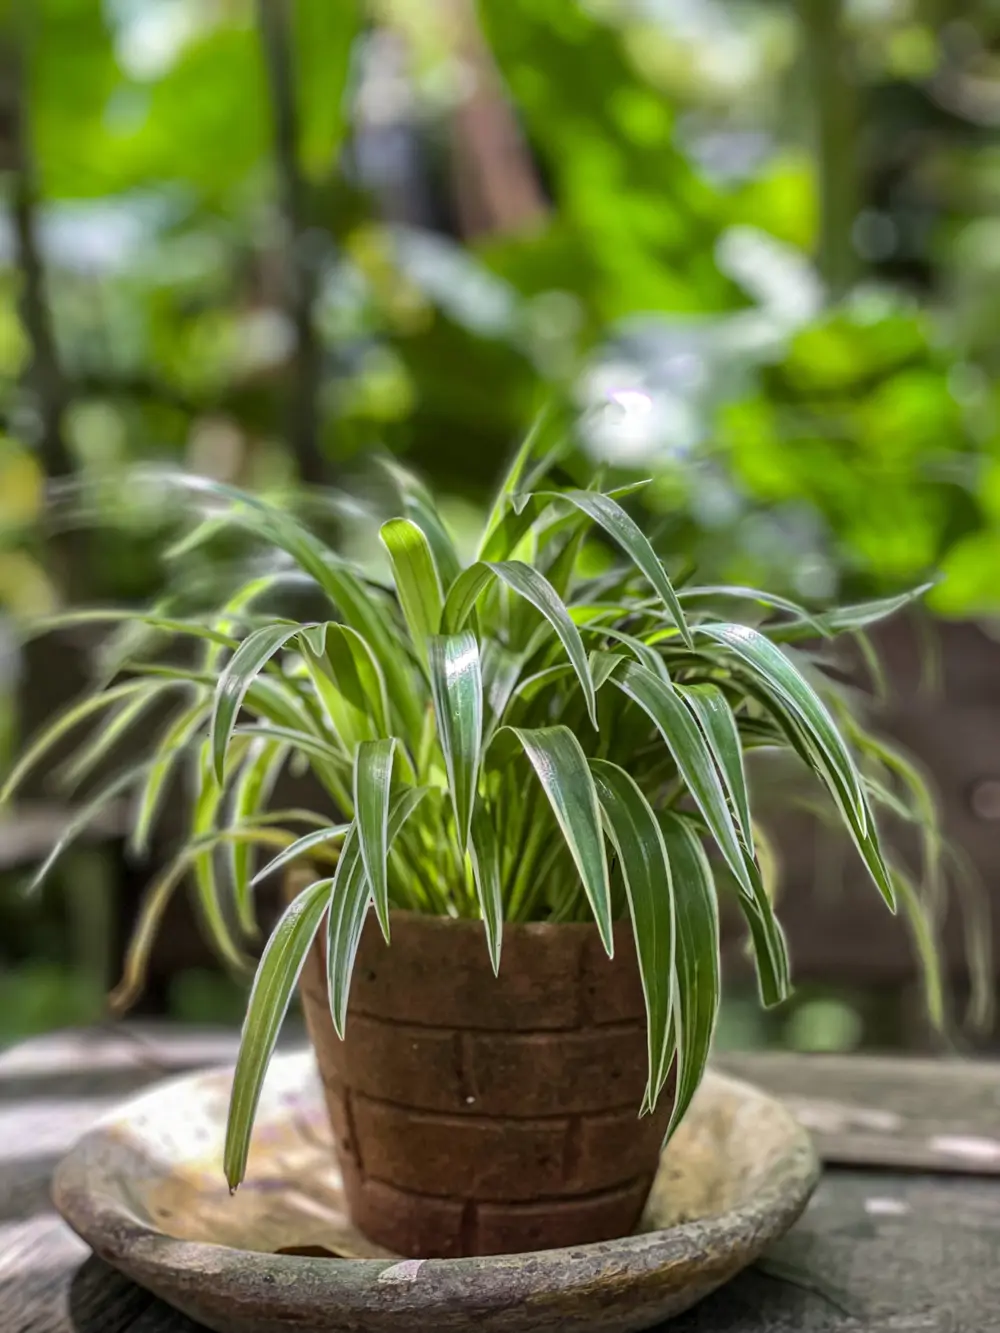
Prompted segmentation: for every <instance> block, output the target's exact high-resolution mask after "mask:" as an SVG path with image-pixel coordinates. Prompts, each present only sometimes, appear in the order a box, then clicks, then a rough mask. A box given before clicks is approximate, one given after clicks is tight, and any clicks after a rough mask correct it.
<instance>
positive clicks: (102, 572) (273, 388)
mask: <svg viewBox="0 0 1000 1333" xmlns="http://www.w3.org/2000/svg"><path fill="white" fill-rule="evenodd" d="M274 9H275V10H276V11H278V12H280V14H281V15H282V16H283V17H284V19H285V20H287V31H286V37H287V43H288V52H287V61H286V73H287V77H288V86H289V88H290V90H291V103H292V112H293V119H294V121H295V122H296V123H295V126H294V130H295V133H294V143H293V145H292V151H291V154H290V155H289V153H288V152H285V153H284V154H282V152H281V149H280V134H279V133H278V126H279V123H280V115H277V114H276V107H277V105H278V101H279V100H280V99H278V98H277V97H276V91H275V87H274V79H273V67H274V56H275V51H274V49H273V35H272V37H269V36H268V33H267V32H266V31H264V29H263V28H262V25H261V22H260V7H259V5H258V4H256V3H254V0H32V3H31V4H27V3H23V4H18V3H16V0H15V3H13V4H11V3H9V2H8V3H7V4H6V5H4V4H2V3H0V22H5V24H6V30H5V31H3V32H0V205H2V208H3V213H2V215H0V638H2V637H3V636H4V631H5V626H4V617H5V616H7V617H9V618H11V619H14V620H22V619H27V618H30V617H32V616H34V615H37V614H38V613H40V612H42V611H45V610H47V609H49V608H51V607H53V606H54V605H56V604H57V603H58V602H59V601H60V600H61V599H64V598H65V597H66V596H67V595H68V592H67V588H66V587H65V586H64V581H63V573H64V571H65V566H66V564H67V563H68V564H69V565H70V567H71V568H73V567H76V572H79V573H81V574H82V582H83V592H85V593H86V595H87V596H88V597H89V598H91V599H96V600H101V601H107V600H113V601H135V600H139V599H144V598H147V597H149V596H151V595H156V594H157V593H159V592H162V590H163V579H164V571H163V568H162V565H161V562H160V559H159V556H158V548H159V547H160V545H161V543H162V540H163V536H164V533H165V531H166V526H167V520H168V516H167V515H166V514H165V513H164V512H163V508H162V505H161V503H160V501H159V497H158V496H157V495H156V494H155V491H154V492H150V490H149V488H135V487H132V486H126V485H125V484H123V482H122V480H121V477H122V470H123V468H126V467H127V466H128V465H130V464H131V463H133V462H136V461H141V460H147V461H148V460H153V461H160V462H167V463H170V464H180V465H183V466H186V467H190V468H193V469H195V470H198V471H202V472H205V473H208V474H210V475H212V476H215V477H217V478H220V479H224V480H233V481H236V482H238V483H240V484H242V485H247V486H250V487H259V488H262V489H270V490H281V489H282V488H285V487H288V486H290V485H292V484H294V482H295V480H296V478H297V476H298V475H299V474H300V473H301V472H302V471H303V467H304V463H305V461H306V460H305V458H304V455H303V453H302V448H301V440H300V439H299V438H298V437H297V435H296V432H295V429H294V425H293V423H294V420H295V411H296V406H297V404H298V405H301V403H300V400H301V398H302V395H303V393H305V394H306V396H307V397H309V398H314V399H315V401H314V403H312V408H313V409H314V417H315V423H316V425H315V434H316V444H317V448H318V450H319V452H320V454H321V455H322V458H323V459H324V461H325V468H326V477H327V480H328V482H329V484H330V486H331V487H336V488H340V489H342V490H344V491H351V490H353V489H355V488H356V487H358V486H363V485H366V484H367V482H366V480H365V478H366V469H365V462H366V459H367V456H368V455H369V454H370V453H371V452H372V451H374V450H376V449H388V450H390V451H392V452H395V453H397V454H400V455H405V456H407V457H408V459H409V460H410V461H412V462H413V463H415V464H416V465H417V466H418V467H419V468H420V469H422V470H424V471H425V472H427V473H428V474H430V475H431V476H432V478H433V480H434V481H435V482H436V484H437V487H438V489H442V488H443V489H445V490H447V491H450V492H451V496H452V498H451V500H450V501H449V502H448V511H449V516H451V517H454V520H455V524H456V526H457V528H459V529H460V530H461V529H463V528H465V529H468V528H469V527H470V526H472V525H471V524H470V522H469V518H470V515H473V516H474V513H475V510H476V508H477V507H478V506H480V505H481V504H482V503H483V501H484V498H485V496H486V495H487V493H488V491H489V487H490V485H491V483H492V481H493V479H494V478H495V476H496V475H497V473H498V471H499V470H500V467H501V463H502V460H503V458H504V456H505V455H506V454H507V452H508V450H509V449H510V447H511V445H512V444H513V442H514V441H515V440H516V438H517V437H518V435H519V434H520V432H521V431H522V430H523V429H524V426H525V424H526V422H527V421H528V420H529V419H530V418H531V416H532V414H533V413H534V412H535V410H536V409H537V408H538V406H539V405H540V404H541V403H543V402H546V401H549V400H552V399H556V400H558V401H559V402H561V403H562V404H563V405H564V406H566V407H568V408H569V410H570V411H571V413H573V414H575V415H576V417H577V419H578V422H579V425H578V429H577V434H578V443H579V450H580V453H581V455H587V458H586V459H583V458H581V459H580V460H579V461H580V467H579V471H580V473H581V475H582V474H583V473H584V472H585V471H586V470H588V469H589V466H590V464H591V463H592V462H593V460H594V458H595V457H596V458H598V459H599V460H601V461H603V462H604V463H606V465H607V467H608V470H609V472H610V473H612V474H619V473H620V474H621V476H622V478H623V479H629V478H631V477H634V476H636V475H645V476H652V477H653V484H652V485H651V486H650V487H649V488H648V489H647V491H646V492H645V493H644V498H643V503H645V504H646V506H647V508H648V511H649V512H648V513H647V516H646V517H647V519H648V520H649V521H650V523H651V524H652V525H653V528H654V530H655V531H656V532H657V533H658V539H659V541H660V543H661V546H662V548H663V550H664V551H665V552H666V553H668V554H669V555H670V557H671V558H672V559H675V560H676V559H677V558H678V554H679V553H683V556H684V557H685V558H688V559H690V561H691V562H693V563H696V564H697V565H698V567H699V570H700V572H701V574H702V575H703V576H704V577H705V578H706V579H707V578H711V577H716V576H719V577H723V576H724V577H726V578H729V579H734V580H737V581H741V582H754V581H763V582H766V583H767V584H768V585H769V586H770V587H772V588H773V589H774V590H775V591H782V590H784V591H789V592H792V593H794V594H795V595H797V596H799V597H805V598H807V599H815V600H816V601H817V602H822V601H825V600H827V599H829V598H833V597H836V596H841V595H842V596H849V597H862V596H865V595H872V594H881V593H888V592H895V591H897V590H899V589H900V588H901V587H903V586H906V585H908V584H912V583H914V582H916V581H919V580H922V579H923V578H924V577H926V576H928V575H931V576H933V575H936V574H938V573H940V574H943V575H944V576H945V577H944V580H943V582H942V583H941V584H940V586H939V587H937V588H936V589H935V590H934V592H933V593H932V595H931V599H930V602H931V606H932V607H933V609H934V610H935V611H936V612H938V613H939V614H941V615H946V616H969V615H995V614H996V612H997V608H998V603H1000V578H998V577H997V571H998V570H1000V442H998V432H997V420H998V411H997V408H998V402H997V389H996V377H997V373H998V371H1000V342H998V339H997V335H996V328H997V314H998V311H1000V263H998V260H997V255H998V254H1000V245H998V239H1000V238H998V228H1000V222H998V220H997V202H998V200H1000V128H998V118H997V115H996V106H997V104H998V92H1000V11H998V9H997V6H996V5H995V4H994V3H992V2H991V0H970V3H967V4H962V5H959V4H957V3H956V2H955V0H850V2H848V0H829V4H828V5H827V8H826V10H825V11H823V13H822V15H820V17H821V18H822V22H820V18H818V15H819V10H817V6H816V3H815V0H657V2H654V0H479V3H478V5H474V4H473V3H472V2H471V0H470V3H465V2H464V0H449V3H448V4H444V3H437V0H371V3H369V4H363V3H362V2H361V0H339V2H338V3H336V4H333V3H330V0H274ZM830 15H833V18H832V20H831V18H830ZM831 22H832V24H833V29H832V30H833V31H835V35H836V39H837V43H838V45H839V51H840V56H841V57H842V58H838V59H836V60H834V59H832V58H831V59H830V60H829V61H827V66H828V67H829V69H828V72H829V77H824V78H822V79H819V80H818V79H817V78H816V77H815V76H814V75H815V68H816V67H815V65H814V64H812V65H811V64H810V58H811V57H810V52H813V53H814V54H815V50H816V46H817V42H819V43H820V44H821V45H820V51H821V54H822V49H823V48H822V41H823V40H825V38H824V34H829V32H830V31H831V28H830V26H829V25H830V24H831ZM475 24H478V29H477V28H476V26H475ZM470 32H471V33H472V34H473V36H474V37H475V38H476V40H474V41H472V42H471V44H470V42H469V34H470ZM480 38H481V44H480ZM278 54H279V55H280V53H278ZM278 63H279V65H280V63H281V62H280V60H279V61H278ZM830 71H832V72H830ZM477 98H478V99H479V100H477ZM498 108H499V110H498ZM510 109H512V112H513V116H514V121H513V130H512V127H511V124H509V123H508V122H507V121H506V120H505V118H504V117H505V115H507V114H508V111H509V110H510ZM19 126H20V127H21V129H20V131H19V130H18V127H19ZM470 127H471V128H470ZM831 127H832V129H831ZM838 127H839V128H838ZM477 154H478V156H477ZM470 163H471V166H470ZM289 168H291V170H292V174H293V176H295V177H296V178H297V180H296V181H295V182H293V186H294V188H293V189H292V195H293V196H294V198H293V200H292V203H291V204H290V202H289V201H290V194H289V179H288V172H289ZM483 178H486V179H487V180H492V181H494V182H495V185H496V191H498V192H499V195H500V198H501V202H503V200H505V199H507V198H513V197H514V196H515V195H518V196H519V197H520V195H521V194H523V193H524V191H525V189H527V192H528V194H531V192H532V190H533V191H534V193H535V195H537V198H538V200H539V201H540V205H539V207H537V208H536V209H534V210H530V209H529V210H528V211H527V213H526V214H525V216H524V217H523V218H522V220H521V221H520V222H514V223H512V222H510V220H509V219H507V220H504V219H502V218H501V217H500V216H499V213H498V214H497V217H496V218H495V219H494V220H493V222H492V223H491V222H490V220H489V219H488V218H487V219H486V220H485V222H484V221H483V219H482V218H480V223H479V225H477V226H475V227H473V226H470V225H469V224H468V221H467V218H468V210H467V207H466V204H467V200H468V197H470V196H475V195H476V191H477V189H478V190H479V193H480V194H482V188H481V187H482V179H483ZM25 184H27V186H28V187H30V188H28V189H27V193H28V194H29V195H30V196H31V210H30V211H31V216H30V219H29V221H30V224H31V231H32V233H33V236H34V240H35V243H36V246H37V250H38V253H39V257H40V259H41V262H42V265H43V268H44V272H43V290H42V298H43V302H44V305H45V307H46V309H47V311H48V316H49V319H50V323H51V326H52V330H53V334H54V350H55V357H54V364H53V365H45V366H42V367H41V370H42V371H44V372H45V373H44V374H40V373H39V367H40V361H41V360H44V357H43V355H42V351H43V349H40V348H39V347H38V346H37V345H36V341H37V340H36V339H35V337H34V335H33V331H32V325H31V319H30V318H29V313H30V312H29V310H28V305H29V302H28V300H27V296H28V294H29V289H30V283H29V282H27V281H26V266H25V262H24V260H25V256H24V253H23V237H21V236H20V234H19V226H18V221H17V217H16V209H15V207H14V204H15V201H16V199H17V198H18V193H19V189H20V187H21V186H22V185H25ZM480 211H481V210H480ZM500 212H503V209H500ZM292 214H294V215H295V216H292ZM831 219H834V220H837V219H839V220H840V221H839V223H838V225H839V226H840V233H841V234H839V235H837V236H834V237H833V238H832V241H831V237H830V235H829V229H830V225H831V222H830V220H831ZM831 255H835V256H837V257H838V258H837V265H838V267H837V272H834V271H833V270H832V268H831V260H830V256H831ZM845 256H846V261H845ZM845 262H846V268H847V271H849V273H850V281H847V282H845V281H844V280H843V276H842V274H843V270H844V266H845ZM296 291H298V292H299V293H300V295H301V293H302V292H304V294H305V308H306V309H305V318H306V322H307V324H308V326H309V328H310V329H312V330H313V331H314V333H315V340H316V342H317V346H318V354H317V358H316V367H315V373H314V374H312V375H310V371H309V367H308V366H307V365H304V364H303V351H302V346H301V340H300V337H299V332H298V330H299V324H297V322H296V320H297V318H298V319H299V321H300V323H301V316H302V303H301V301H300V303H299V306H298V307H297V306H296V301H295V292H296ZM53 376H55V379H54V380H53ZM53 382H54V383H56V385H57V388H58V390H59V396H60V399H61V403H62V408H61V410H60V412H59V413H58V414H57V416H58V428H59V430H60V431H61V434H62V436H63V437H64V440H65V444H66V447H67V449H68V452H69V455H70V458H71V461H72V465H73V469H74V473H75V476H74V478H73V479H72V482H73V483H76V484H75V485H74V484H67V483H65V482H63V483H61V484H60V485H57V486H55V487H50V488H49V492H48V499H47V500H46V490H45V483H46V480H47V478H46V475H45V473H46V450H45V426H44V418H45V413H44V411H43V410H42V409H43V408H44V406H45V401H44V400H45V395H46V392H47V389H46V387H45V386H46V385H48V386H49V387H51V385H52V384H53ZM303 385H305V386H306V387H305V389H303ZM585 463H586V467H585V466H584V464H585ZM569 467H570V469H572V467H573V463H572V461H571V462H570V464H569ZM81 523H82V524H83V525H84V526H85V527H86V528H87V530H88V532H89V534H90V535H89V536H88V537H87V538H86V540H85V542H84V543H83V545H79V546H77V545H74V546H72V547H71V553H70V555H69V558H68V562H67V560H66V559H65V558H64V559H63V563H62V566H60V563H59V561H58V560H57V559H55V558H54V556H53V551H54V549H56V548H58V546H59V544H60V542H63V541H64V540H68V539H67V533H69V536H70V538H72V534H73V531H74V529H75V528H76V527H78V526H79V525H80V524H81ZM358 528H360V529H361V534H360V537H359V535H358V532H357V531H355V529H358ZM355 529H352V528H351V526H350V525H349V524H348V523H346V522H345V524H344V533H343V539H344V540H345V541H354V540H362V541H363V540H364V533H363V529H364V523H363V521H362V522H361V523H360V524H355ZM80 593H81V587H80V580H79V579H78V580H77V581H76V583H75V586H74V588H73V592H72V595H80ZM15 675H16V672H15V669H14V659H13V654H12V652H11V650H10V649H8V648H6V647H4V646H3V645H2V644H0V755H2V754H3V751H4V747H5V739H6V737H7V735H8V733H13V732H14V731H16V730H17V729H18V727H21V728H23V727H24V726H25V725H28V726H30V725H33V723H35V722H37V721H39V720H40V719H24V718H16V717H15V707H14V705H13V704H12V702H11V697H10V696H11V692H12V689H13V681H14V677H15ZM54 692H55V694H58V689H57V683H55V684H54ZM32 984H34V983H32ZM192 984H194V983H192ZM29 989H30V987H29ZM60 1003H62V1001H60ZM67 1003H68V1001H67ZM186 1003H187V1001H184V1002H183V1004H186ZM192 1003H194V1002H192ZM182 1007H183V1005H182ZM0 1008H2V1006H0ZM195 1008H197V1003H195Z"/></svg>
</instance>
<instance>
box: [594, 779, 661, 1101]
mask: <svg viewBox="0 0 1000 1333" xmlns="http://www.w3.org/2000/svg"><path fill="white" fill-rule="evenodd" d="M590 768H591V772H592V773H593V775H594V782H595V784H596V786H597V796H598V800H599V801H600V803H601V808H602V810H603V811H604V817H605V824H606V827H607V829H608V833H609V836H610V838H611V842H612V845H613V846H614V848H615V851H616V852H617V854H618V859H619V862H620V864H621V868H622V874H623V877H624V880H625V889H626V892H627V894H628V901H629V911H630V913H631V917H632V931H633V935H634V937H635V945H636V954H637V956H638V959H639V976H640V978H641V981H642V990H643V996H644V998H645V1003H646V1038H647V1045H648V1061H649V1078H648V1082H647V1085H646V1097H645V1101H646V1102H647V1103H648V1105H649V1107H650V1108H651V1109H652V1108H653V1107H655V1105H656V1101H657V1098H658V1097H659V1095H660V1093H661V1092H662V1090H663V1085H664V1083H665V1082H666V1079H667V1074H668V1073H669V1071H670V1061H671V1059H672V1056H673V1048H674V1041H673V1038H674V1014H673V990H674V966H675V959H674V949H675V927H674V886H673V881H672V879H671V873H670V862H669V860H668V859H667V849H666V845H665V843H664V841H663V834H662V833H661V831H660V826H659V823H658V822H657V819H656V816H655V815H654V813H653V811H652V809H651V808H650V805H649V802H648V801H647V800H646V798H645V796H644V795H643V793H642V791H641V790H640V788H639V787H638V785H637V784H636V782H635V781H634V780H633V779H632V778H631V777H629V775H628V774H627V773H626V772H625V771H624V769H622V768H619V767H618V766H617V765H616V764H612V763H609V762H608V761H607V760H604V759H591V761H590Z"/></svg>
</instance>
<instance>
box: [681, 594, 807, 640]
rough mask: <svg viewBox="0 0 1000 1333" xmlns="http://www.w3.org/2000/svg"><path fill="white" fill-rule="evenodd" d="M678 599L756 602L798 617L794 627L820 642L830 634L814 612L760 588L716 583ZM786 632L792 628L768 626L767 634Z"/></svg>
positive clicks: (772, 635)
mask: <svg viewBox="0 0 1000 1333" xmlns="http://www.w3.org/2000/svg"><path fill="white" fill-rule="evenodd" d="M677 597H678V600H679V601H680V602H681V604H682V605H683V604H684V603H685V602H700V601H706V600H714V599H717V598H726V599H728V600H731V601H737V602H757V603H758V604H759V605H760V606H766V607H769V608H770V609H771V610H773V611H785V612H787V613H788V614H789V615H792V616H795V618H796V619H795V622H793V623H795V624H801V625H805V626H808V627H809V630H810V631H811V633H813V634H815V635H817V636H819V637H820V638H826V637H828V636H829V634H830V630H829V628H827V627H826V626H825V625H824V624H823V618H822V617H821V616H814V615H813V614H812V612H810V611H807V610H806V608H805V607H804V606H800V605H799V604H798V602H792V601H790V600H789V599H788V598H787V597H779V596H778V595H777V594H775V593H773V592H764V591H763V590H762V589H760V588H744V587H741V586H739V585H737V584H728V583H713V584H704V585H701V586H690V587H687V588H684V589H682V590H681V591H680V592H678V594H677ZM787 628H790V626H788V625H780V626H768V627H767V630H766V633H767V634H768V636H769V637H770V638H775V639H776V638H778V637H780V635H781V633H782V632H783V630H785V629H787Z"/></svg>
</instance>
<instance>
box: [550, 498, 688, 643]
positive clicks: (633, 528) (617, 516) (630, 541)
mask: <svg viewBox="0 0 1000 1333" xmlns="http://www.w3.org/2000/svg"><path fill="white" fill-rule="evenodd" d="M542 495H543V496H545V498H547V499H549V500H550V501H551V500H565V501H567V502H568V503H569V504H571V505H575V506H576V508H577V509H580V510H582V512H583V513H585V514H586V515H587V517H588V518H590V519H591V520H592V521H593V522H594V523H596V524H597V525H598V526H599V527H601V528H603V529H604V531H605V532H606V533H607V534H608V536H609V537H611V538H612V540H613V541H615V542H617V544H618V545H619V546H620V547H621V548H622V550H623V551H624V552H625V553H626V555H627V556H628V557H629V559H630V560H632V562H633V563H634V564H635V565H636V567H637V568H638V569H640V570H641V571H642V573H643V574H645V576H646V578H647V579H648V580H649V582H650V583H651V584H652V585H653V588H654V589H655V590H656V592H657V594H658V595H659V597H660V599H661V600H662V602H663V605H664V607H665V608H666V610H667V611H668V613H669V615H670V618H671V620H672V621H673V623H674V625H675V626H676V627H677V629H678V630H679V631H680V635H681V637H682V638H683V640H684V642H685V643H686V644H687V645H688V647H689V648H690V647H693V641H692V639H691V632H690V630H689V629H688V627H687V622H686V620H685V619H684V611H683V609H682V607H681V604H680V602H679V600H678V598H677V593H676V592H675V591H674V588H673V585H672V584H671V582H670V579H669V578H668V577H667V572H666V570H665V569H664V568H663V565H662V564H661V563H660V559H659V557H658V556H657V554H656V552H655V551H654V550H653V548H652V546H650V544H649V541H648V539H647V538H646V537H645V535H644V534H643V532H642V529H641V528H640V527H639V526H638V524H637V523H636V522H635V520H634V519H632V518H630V517H629V515H628V514H627V513H626V512H625V510H624V509H623V508H622V507H621V505H620V504H619V503H618V501H617V500H614V499H612V497H611V496H610V495H604V494H602V493H601V492H600V491H572V490H567V491H552V492H543V493H542Z"/></svg>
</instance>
